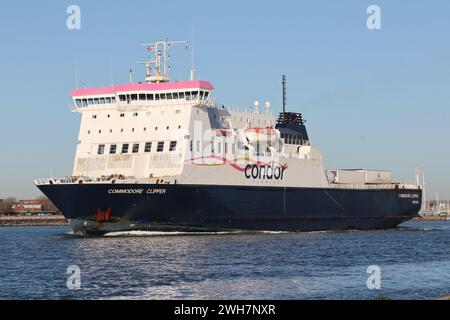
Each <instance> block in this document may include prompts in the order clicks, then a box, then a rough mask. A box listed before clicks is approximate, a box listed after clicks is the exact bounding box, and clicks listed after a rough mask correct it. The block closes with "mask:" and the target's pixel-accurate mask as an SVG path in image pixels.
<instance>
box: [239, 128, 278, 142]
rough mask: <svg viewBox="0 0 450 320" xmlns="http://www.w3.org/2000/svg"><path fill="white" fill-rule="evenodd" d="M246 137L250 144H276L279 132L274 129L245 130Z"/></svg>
mask: <svg viewBox="0 0 450 320" xmlns="http://www.w3.org/2000/svg"><path fill="white" fill-rule="evenodd" d="M244 134H245V137H246V138H247V139H248V141H249V142H250V143H253V142H258V141H259V142H264V141H269V142H275V141H276V140H277V139H278V132H277V130H275V129H274V128H273V127H265V128H248V129H245V130H244Z"/></svg>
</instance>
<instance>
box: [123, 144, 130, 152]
mask: <svg viewBox="0 0 450 320" xmlns="http://www.w3.org/2000/svg"><path fill="white" fill-rule="evenodd" d="M129 147H130V145H129V144H128V143H125V144H123V145H122V153H128V148H129Z"/></svg>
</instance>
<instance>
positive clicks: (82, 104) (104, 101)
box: [75, 97, 116, 108]
mask: <svg viewBox="0 0 450 320" xmlns="http://www.w3.org/2000/svg"><path fill="white" fill-rule="evenodd" d="M112 103H116V97H102V98H91V99H75V104H76V105H77V107H78V108H82V107H87V106H89V105H98V104H112Z"/></svg>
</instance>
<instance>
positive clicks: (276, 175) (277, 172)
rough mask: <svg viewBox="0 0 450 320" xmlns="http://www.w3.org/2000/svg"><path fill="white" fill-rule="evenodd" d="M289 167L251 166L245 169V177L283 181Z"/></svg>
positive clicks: (273, 164) (272, 165)
mask: <svg viewBox="0 0 450 320" xmlns="http://www.w3.org/2000/svg"><path fill="white" fill-rule="evenodd" d="M286 169H287V165H283V166H280V165H275V163H272V164H267V165H256V164H253V165H252V164H249V165H248V166H247V167H245V177H246V178H247V179H267V180H283V178H284V172H285V171H286Z"/></svg>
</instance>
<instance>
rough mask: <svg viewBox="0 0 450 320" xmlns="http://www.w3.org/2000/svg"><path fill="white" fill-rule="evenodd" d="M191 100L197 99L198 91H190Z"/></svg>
mask: <svg viewBox="0 0 450 320" xmlns="http://www.w3.org/2000/svg"><path fill="white" fill-rule="evenodd" d="M191 96H192V100H197V98H198V91H192V92H191Z"/></svg>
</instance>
